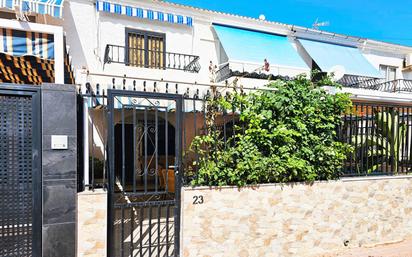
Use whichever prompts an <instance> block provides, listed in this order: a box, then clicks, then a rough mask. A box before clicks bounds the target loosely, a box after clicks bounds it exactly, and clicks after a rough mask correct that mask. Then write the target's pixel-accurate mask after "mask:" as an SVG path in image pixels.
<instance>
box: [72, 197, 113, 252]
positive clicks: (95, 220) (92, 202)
mask: <svg viewBox="0 0 412 257" xmlns="http://www.w3.org/2000/svg"><path fill="white" fill-rule="evenodd" d="M77 203H78V210H79V211H78V213H77V257H105V256H106V251H107V249H106V246H107V192H106V191H103V190H95V191H94V192H93V191H84V192H81V193H78V195H77Z"/></svg>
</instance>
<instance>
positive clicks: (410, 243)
mask: <svg viewBox="0 0 412 257" xmlns="http://www.w3.org/2000/svg"><path fill="white" fill-rule="evenodd" d="M322 257H412V239H410V240H406V241H403V242H400V243H394V244H387V245H382V246H376V247H372V248H356V249H349V250H347V251H345V252H342V253H339V254H328V255H323V256H322Z"/></svg>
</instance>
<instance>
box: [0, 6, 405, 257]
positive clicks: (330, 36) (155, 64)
mask: <svg viewBox="0 0 412 257" xmlns="http://www.w3.org/2000/svg"><path fill="white" fill-rule="evenodd" d="M314 70H318V71H320V72H321V73H323V74H325V73H328V74H334V77H335V80H336V81H337V82H339V83H340V84H342V85H343V88H342V89H336V88H335V87H330V86H326V87H325V88H326V89H327V90H328V91H329V92H330V93H335V92H337V91H343V92H348V93H351V94H352V99H353V101H354V103H355V104H354V111H353V113H351V114H350V115H346V116H345V117H344V120H345V123H344V126H343V127H342V128H341V130H340V131H341V133H340V134H339V136H340V138H341V139H342V140H344V141H346V142H348V143H351V144H354V145H356V146H357V145H358V142H356V143H355V142H352V138H353V136H358V135H360V136H365V135H366V136H368V135H369V134H371V133H375V134H377V133H378V132H377V130H376V129H374V126H375V125H376V123H379V122H376V121H375V120H376V119H377V117H378V115H377V114H374V111H376V110H377V111H379V112H382V113H383V112H385V113H389V112H392V116H391V117H393V119H394V117H399V119H398V118H397V119H398V121H399V122H402V123H403V124H406V127H407V128H406V132H405V137H402V139H401V140H402V143H398V144H397V147H399V148H398V150H399V151H398V153H399V152H401V154H396V158H395V159H396V160H395V161H394V158H393V156H391V155H390V154H388V153H386V156H379V158H375V159H373V160H372V164H371V163H370V162H369V160H367V158H366V157H365V156H368V152H367V151H368V150H369V148H368V147H371V145H367V144H366V146H365V145H364V144H363V143H364V142H363V141H362V142H361V144H359V145H362V146H361V147H358V151H357V152H356V153H355V154H354V155H353V156H352V155H351V156H350V157H348V161H347V164H345V165H346V166H345V172H344V173H345V175H348V176H355V175H362V176H363V175H369V173H368V172H366V171H367V170H369V169H370V168H371V166H374V165H373V163H374V162H375V165H376V163H377V162H378V161H379V162H380V163H381V164H380V165H379V167H378V168H376V171H375V170H374V171H372V173H374V172H375V173H376V175H388V174H390V175H393V174H398V173H399V174H401V173H402V174H408V173H409V169H410V167H411V166H412V165H411V163H409V162H410V161H409V156H410V155H412V154H411V152H412V151H411V143H410V139H409V138H411V137H412V132H411V131H412V129H411V127H412V119H411V120H410V118H411V117H410V113H412V105H411V104H410V102H411V101H412V99H411V94H410V93H412V47H409V46H402V45H396V44H391V43H386V42H380V41H376V40H371V39H366V38H359V37H352V36H348V35H341V34H336V33H331V32H325V31H319V30H314V29H309V28H304V27H300V26H295V25H288V24H282V23H278V22H272V21H266V20H261V19H255V18H250V17H243V16H238V15H234V14H228V13H221V12H216V11H210V10H205V9H200V8H194V7H191V6H184V5H179V4H173V3H169V2H165V1H152V0H150V1H143V0H134V1H133V0H127V1H100V0H95V1H89V0H87V1H86V0H66V1H55V2H52V3H51V2H47V1H31V0H29V1H25V0H23V1H7V0H4V1H0V83H1V84H0V100H1V101H2V102H0V129H2V131H3V132H0V133H2V134H0V136H1V137H2V138H3V139H4V140H3V141H1V143H0V147H1V149H5V150H4V151H3V152H1V151H0V163H3V164H2V166H3V167H7V168H4V169H2V168H1V167H0V179H4V181H7V182H2V183H4V184H3V185H4V186H3V187H1V191H0V194H1V195H2V196H3V195H5V196H6V197H5V198H4V199H6V200H3V201H2V200H0V208H1V209H6V210H7V212H1V211H0V223H1V224H0V238H4V240H1V241H0V256H67V257H69V256H76V255H77V256H195V255H196V253H198V254H201V251H200V250H198V249H197V248H196V249H197V250H196V251H195V250H193V252H190V247H189V246H193V247H198V248H205V247H204V246H205V245H203V244H204V243H205V242H204V241H203V240H202V238H201V237H200V236H199V235H198V234H196V229H195V228H194V226H195V225H196V224H200V223H196V222H197V221H198V220H197V219H199V220H200V217H203V218H202V219H209V218H211V217H212V216H213V214H211V213H210V212H207V209H202V208H201V207H199V208H200V209H199V208H198V209H196V210H195V209H194V208H195V207H193V206H200V205H202V204H203V203H204V201H209V199H212V198H213V197H215V198H216V197H217V196H216V195H214V192H207V193H204V196H208V199H204V196H203V195H202V192H201V190H200V191H196V190H192V191H191V190H189V189H182V186H183V183H184V182H183V177H184V175H183V174H184V173H188V172H189V171H190V172H195V171H196V167H195V165H192V163H193V161H195V160H196V158H197V157H196V154H194V153H193V152H190V145H191V142H192V140H193V138H194V137H195V136H198V135H202V134H204V133H205V130H207V127H208V125H207V124H206V122H207V119H206V112H207V104H206V103H207V100H208V98H209V97H210V96H211V95H212V94H221V95H227V96H228V97H230V94H231V93H233V91H236V90H242V91H245V92H252V91H255V90H259V89H260V90H269V89H268V88H266V87H265V85H267V83H268V81H270V80H276V79H284V80H289V79H292V78H294V77H296V76H298V75H301V74H306V75H307V76H310V74H311V72H312V71H314ZM3 89H4V90H3ZM18 95H22V96H21V97H16V96H18ZM40 96H41V97H40ZM3 99H4V101H3ZM21 106H23V108H20V107H21ZM394 112H396V115H398V116H396V115H395V114H394ZM387 115H388V114H387ZM3 117H5V118H3ZM19 117H23V119H20V120H19ZM237 117H238V113H237V110H224V111H222V114H220V115H219V116H218V117H217V118H216V120H217V122H218V124H215V125H216V126H215V127H216V128H217V129H219V130H220V131H222V134H224V135H225V137H224V140H226V135H230V134H231V133H232V132H233V130H234V127H235V126H236V125H237V124H238V118H237ZM2 119H3V120H2ZM374 122H375V123H374ZM27 124H28V125H29V126H27ZM374 124H375V125H374ZM398 125H399V124H398ZM395 126H396V125H395ZM24 128H26V130H25V129H24ZM27 128H28V129H27ZM30 128H31V129H30ZM5 131H14V132H15V133H6V132H5ZM368 133H369V134H368ZM18 140H20V141H18ZM382 142H383V141H382ZM382 142H381V143H382ZM12 144H14V148H8V147H9V145H12ZM375 144H376V145H377V144H378V143H375ZM388 144H390V142H389V143H388ZM398 145H399V146H398ZM372 151H373V150H372ZM39 153H41V154H39ZM372 153H373V152H372ZM21 156H23V157H24V158H23V157H21ZM19 158H22V159H19ZM17 160H23V161H22V162H24V165H22V166H21V165H20V164H19V162H20V161H17ZM382 160H383V161H382ZM395 163H396V165H395ZM359 170H361V171H360V172H359ZM10 171H13V172H10ZM19 179H20V180H19ZM402 179H403V180H404V181H403V182H402V183H404V184H402V185H407V184H408V183H410V182H409V181H408V178H405V177H403V178H402ZM0 181H2V180H0ZM337 183H339V182H337ZM367 183H371V185H370V186H371V188H372V187H374V185H372V184H373V182H370V181H369V180H368V182H367ZM392 184H395V183H394V182H393V181H390V182H382V185H381V184H380V185H379V188H383V189H385V190H388V189H387V185H392ZM23 186H26V187H25V188H26V189H24V190H23V189H22V187H23ZM321 186H322V185H320V187H321ZM392 186H393V185H392ZM336 187H342V186H339V185H337V186H336ZM348 187H350V186H348ZM357 188H358V189H359V190H360V189H361V188H362V186H359V185H357ZM335 189H336V188H335V184H332V185H331V186H330V188H328V190H330V191H328V193H327V194H328V195H329V194H332V193H330V192H334V193H335V192H338V193H342V192H341V191H339V190H340V189H339V190H338V189H336V190H335ZM227 190H229V191H230V190H232V189H227ZM276 190H278V189H276ZM276 190H275V191H276ZM305 190H306V189H302V190H301V191H302V192H303V191H304V192H306V191H305ZM356 190H357V189H356ZM356 190H355V193H353V192H352V193H353V195H354V197H355V196H356V192H357V191H356ZM397 190H399V191H402V190H403V188H402V186H399V188H397ZM408 190H409V191H408ZM232 191H234V190H232ZM262 191H264V192H263V193H265V194H267V193H268V192H267V190H266V191H265V190H264V189H262ZM291 191H293V190H291ZM309 191H310V190H309ZM348 191H350V189H348ZM388 191H390V190H388ZM405 191H407V193H405V197H406V196H407V195H408V194H409V193H411V192H410V189H406V190H405ZM385 192H386V191H385ZM232 193H233V192H232ZM248 194H249V195H253V197H256V196H255V193H248ZM248 194H245V195H248ZM292 194H293V193H292ZM308 194H309V193H308ZM345 195H346V194H345V193H344V192H343V193H342V195H340V197H345ZM346 196H347V195H346ZM351 196H352V195H351ZM233 197H236V196H233ZM251 197H252V196H251ZM266 197H267V195H266ZM314 197H316V196H314ZM371 197H373V195H372V196H371ZM292 198H293V197H292ZM295 198H296V197H295ZM295 198H293V199H295ZM216 199H217V198H216ZM391 199H392V198H390V199H389V198H388V199H386V198H385V201H386V200H387V201H388V202H390V200H391ZM226 200H227V201H231V199H229V198H228V199H226ZM232 200H233V199H232ZM295 200H296V199H295ZM363 200H365V199H363V198H362V201H363ZM268 201H270V200H268ZM359 201H360V202H362V201H361V200H359ZM359 201H358V202H357V203H356V204H359ZM16 202H24V205H23V206H22V205H15V204H12V203H16ZM235 202H236V201H234V203H235ZM252 202H253V201H252ZM349 202H350V201H349ZM406 202H407V200H405V205H407V203H406ZM40 203H42V204H40ZM362 203H363V202H362ZM209 204H211V203H210V202H207V203H206V204H205V205H204V206H208V208H209V207H210V208H211V207H213V206H210V205H209ZM236 204H239V203H237V202H236ZM248 204H251V203H250V202H248ZM271 204H272V206H278V205H277V204H278V202H276V203H271ZM229 205H230V204H229ZM40 206H41V208H40ZM202 206H203V205H202ZM219 206H222V208H224V209H225V210H229V211H228V212H229V213H230V211H231V208H233V206H235V205H231V206H226V205H225V204H221V205H219ZM236 206H238V205H236ZM246 206H249V205H246ZM289 207H290V206H289ZM306 207H307V208H308V209H310V208H311V206H309V207H308V206H306ZM306 207H305V208H306ZM328 207H329V206H326V208H328ZM293 208H295V207H294V206H292V207H290V208H289V209H293ZM405 208H406V209H408V208H409V209H410V206H409V205H408V207H405ZM289 209H288V210H289ZM335 209H339V208H335ZM406 209H405V213H406V212H407V211H408V210H409V209H408V210H406ZM199 210H200V212H199ZM306 211H307V210H306ZM338 211H339V213H340V214H339V215H341V212H343V211H344V210H343V209H342V210H341V209H339V210H338ZM19 213H20V214H19ZM25 213H32V214H31V215H25ZM202 213H203V214H205V216H202V215H203V214H202ZM409 213H410V212H409ZM409 213H406V214H409ZM372 214H373V213H372ZM372 214H371V215H372ZM191 215H192V216H191ZM193 215H198V216H196V217H195V216H193ZM222 215H223V216H222V217H221V218H222V219H225V218H226V219H228V218H230V217H229V216H228V214H227V213H224V214H222ZM264 215H267V216H270V215H269V214H267V213H265V214H264ZM285 215H287V214H285ZM302 215H306V214H302ZM330 215H333V211H331V214H330ZM28 216H30V217H29V218H27V217H28ZM252 216H253V215H252ZM377 216H378V215H377ZM357 217H358V216H357ZM379 217H380V216H379ZM239 219H242V217H239ZM250 219H252V221H248V222H251V223H253V219H255V216H253V217H251V218H250ZM189 220H190V221H189ZM377 220H379V221H380V219H377ZM276 222H278V221H276ZM201 223H202V225H205V222H204V220H202V221H201ZM239 223H241V222H239ZM255 223H256V222H255ZM230 224H232V223H230ZM325 224H329V223H325ZM214 225H216V224H215V223H213V222H211V224H210V226H211V227H213V226H214ZM232 225H234V224H232ZM280 225H281V224H280ZM289 225H290V224H289ZM377 226H378V225H377ZM325 227H327V226H326V225H325ZM393 227H394V226H393ZM404 227H405V228H409V225H405V226H404ZM35 228H36V229H35ZM182 228H183V229H186V228H189V229H190V230H191V232H190V233H187V234H186V236H185V235H184V231H183V229H182ZM201 229H202V233H203V232H204V233H205V234H207V235H212V234H213V233H212V232H211V231H209V230H208V228H207V226H205V227H202V228H201ZM322 229H325V228H322ZM353 229H355V228H353ZM391 229H392V230H391V233H390V235H392V234H396V232H397V230H396V229H397V228H392V227H391ZM199 230H200V228H199ZM226 230H227V228H224V229H223V230H222V231H221V232H222V235H216V238H215V239H213V240H215V241H214V242H218V241H219V240H224V239H225V235H224V234H228V233H229V232H228V231H226ZM329 232H330V231H327V232H325V233H324V234H327V233H329ZM392 232H393V233H392ZM404 232H405V231H403V230H402V233H403V234H402V235H404V234H405V235H406V234H407V233H406V232H405V233H404ZM331 233H332V232H331ZM371 233H372V232H371ZM10 234H11V235H12V236H10ZM324 234H322V233H321V232H319V234H318V235H319V238H322V236H323V235H324ZM268 235H269V234H268ZM293 235H294V234H293ZM328 235H329V234H328ZM272 236H273V238H276V237H275V236H274V235H272ZM368 236H369V237H371V236H373V235H372V234H367V235H366V234H365V235H364V234H362V237H361V239H359V240H358V241H356V240H355V239H354V240H353V241H356V242H360V241H362V242H364V241H365V242H366V243H367V242H369V241H367V240H368V239H367V238H368ZM302 237H303V236H302ZM340 239H341V238H340ZM230 240H232V241H233V242H234V243H233V242H232V241H231V242H232V243H231V244H230V247H233V245H235V244H236V242H237V241H236V240H237V239H236V238H230ZM342 240H343V241H345V240H346V238H343V239H342ZM385 240H386V241H390V240H394V238H392V237H391V236H388V237H385ZM18 241H20V242H25V243H24V245H23V243H16V242H18ZM269 241H270V240H269ZM371 241H373V242H376V240H371ZM386 241H385V242H386ZM250 242H254V241H253V240H250ZM264 242H265V244H266V241H264ZM322 242H323V241H322ZM328 243H330V242H328ZM319 244H321V243H318V245H317V246H316V247H318V248H319V249H318V250H319V252H321V250H325V248H327V247H328V246H331V245H332V247H337V244H332V243H330V244H325V246H323V245H320V246H319ZM311 246H312V245H308V246H307V247H311ZM188 247H189V248H188ZM251 247H253V245H252V246H251ZM271 247H272V246H271ZM298 247H301V248H302V247H303V248H304V246H301V245H299V246H293V247H292V248H293V249H295V248H298ZM280 248H282V247H281V246H273V251H279V254H280V252H281V250H280ZM216 249H218V247H217V248H216ZM216 249H214V250H216ZM219 251H221V249H220V250H219ZM13 254H14V255H13ZM202 254H203V252H202ZM246 256H249V255H246ZM250 256H252V255H250ZM280 256H281V255H280ZM291 256H293V255H291Z"/></svg>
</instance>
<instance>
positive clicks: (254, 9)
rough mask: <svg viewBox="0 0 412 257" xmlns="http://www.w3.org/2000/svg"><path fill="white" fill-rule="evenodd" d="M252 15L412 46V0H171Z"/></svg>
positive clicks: (172, 0)
mask: <svg viewBox="0 0 412 257" xmlns="http://www.w3.org/2000/svg"><path fill="white" fill-rule="evenodd" d="M169 1H171V2H175V3H180V4H185V5H191V6H196V7H202V8H206V9H211V10H217V11H222V12H228V13H235V14H239V15H244V16H250V17H256V18H257V17H259V15H260V14H264V15H265V16H266V19H267V20H270V21H278V22H283V23H288V24H295V25H300V26H305V27H311V26H312V23H313V22H314V21H315V20H316V18H319V20H320V21H329V22H330V25H329V26H328V27H324V28H323V29H324V30H327V31H332V32H336V33H343V34H349V35H353V36H359V37H367V38H372V39H377V40H382V41H387V42H392V43H398V44H403V45H410V46H412V0H266V1H264V0H169Z"/></svg>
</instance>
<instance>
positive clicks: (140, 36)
mask: <svg viewBox="0 0 412 257" xmlns="http://www.w3.org/2000/svg"><path fill="white" fill-rule="evenodd" d="M165 49H166V35H165V34H163V33H156V32H151V31H142V30H135V29H129V28H126V53H125V54H126V60H127V62H126V63H127V64H128V65H130V66H136V67H146V68H153V69H164V68H165V60H166V52H165Z"/></svg>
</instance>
